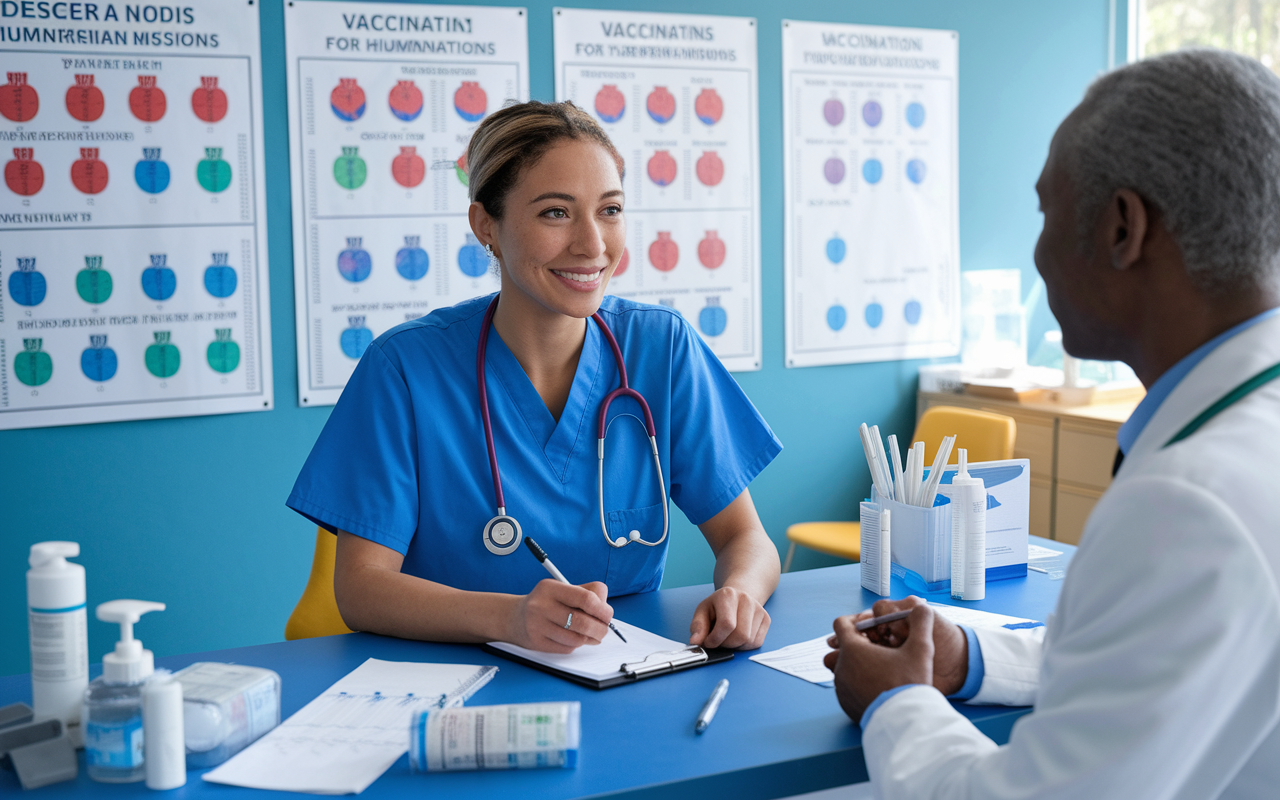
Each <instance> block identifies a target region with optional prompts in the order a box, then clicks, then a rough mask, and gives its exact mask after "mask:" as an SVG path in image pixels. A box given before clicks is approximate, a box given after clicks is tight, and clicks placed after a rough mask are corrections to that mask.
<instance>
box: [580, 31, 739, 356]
mask: <svg viewBox="0 0 1280 800" xmlns="http://www.w3.org/2000/svg"><path fill="white" fill-rule="evenodd" d="M555 70H556V98H557V99H558V100H572V101H573V102H574V103H576V104H577V105H578V106H580V107H582V108H583V109H586V110H587V111H588V112H590V113H591V114H593V115H594V116H595V118H596V119H597V120H598V121H599V122H600V124H601V125H602V126H603V127H604V129H605V131H607V132H608V134H609V137H610V138H611V139H612V140H613V142H614V144H615V145H616V146H617V148H618V151H619V152H620V153H621V154H622V157H623V159H624V160H625V162H626V172H627V174H626V180H625V183H624V189H625V191H626V195H627V199H626V209H627V249H626V251H625V253H624V254H623V257H622V262H621V263H620V264H619V265H618V268H617V270H616V271H615V272H614V274H613V279H612V281H611V282H610V283H609V292H610V293H611V294H615V295H618V296H620V297H626V298H631V299H634V300H638V301H641V302H646V303H655V304H662V305H666V306H669V307H671V308H674V309H675V310H677V311H679V312H680V313H681V314H682V315H683V316H684V317H685V319H687V320H688V321H689V322H690V323H691V324H692V325H693V327H694V329H695V330H697V331H698V332H699V333H700V334H701V335H702V338H703V339H704V340H705V341H706V342H707V344H709V345H710V347H711V349H712V350H713V351H714V352H715V353H716V355H718V356H719V357H720V360H721V361H722V362H723V363H724V365H725V366H726V367H727V368H729V369H731V370H737V371H748V370H757V369H760V363H761V356H760V339H761V337H760V174H759V163H760V158H759V155H760V150H759V147H760V145H759V141H758V138H757V137H758V131H759V129H760V126H759V119H758V109H757V105H756V98H757V92H756V77H757V75H756V74H757V70H756V21H755V20H754V19H749V18H745V17H718V16H695V15H687V14H647V13H635V12H626V11H594V10H586V9H570V8H557V9H555Z"/></svg>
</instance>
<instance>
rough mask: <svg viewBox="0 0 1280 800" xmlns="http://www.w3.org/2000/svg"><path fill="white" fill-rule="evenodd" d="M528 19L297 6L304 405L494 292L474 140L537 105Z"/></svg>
mask: <svg viewBox="0 0 1280 800" xmlns="http://www.w3.org/2000/svg"><path fill="white" fill-rule="evenodd" d="M527 19H528V17H527V14H526V12H525V9H523V8H494V7H483V6H436V5H418V4H408V3H405V4H400V3H396V4H379V3H359V2H328V0H319V1H316V0H292V2H289V3H287V4H286V5H285V40H286V44H285V47H286V54H287V59H288V81H289V90H288V91H289V138H290V147H289V158H290V172H291V174H292V183H293V258H294V291H295V293H296V298H295V302H296V316H297V324H298V402H299V405H303V406H316V405H332V404H333V403H336V402H337V400H338V396H339V395H340V394H341V393H342V387H343V386H345V385H346V383H347V379H348V378H349V377H350V376H351V372H352V370H354V369H355V366H356V362H357V361H359V360H360V356H361V354H363V353H364V350H365V348H366V347H368V345H369V343H370V342H372V341H373V339H374V337H376V336H378V335H379V334H381V333H383V332H384V331H386V330H388V329H390V328H393V327H395V326H396V325H399V324H401V323H403V322H405V321H406V320H411V319H417V318H418V317H421V316H423V315H424V314H427V313H429V312H430V311H432V310H434V309H436V308H441V307H445V306H451V305H454V304H455V303H458V302H461V301H462V300H466V299H468V298H471V297H476V296H478V295H482V294H488V293H489V292H494V291H497V289H498V278H497V276H496V275H493V274H491V273H490V272H489V267H488V257H487V256H486V255H485V252H484V248H483V247H482V246H481V245H480V243H479V242H478V241H477V240H476V238H475V236H474V235H473V234H472V233H471V226H470V225H469V224H468V222H467V207H468V205H469V202H468V200H467V162H466V158H465V156H466V151H467V143H468V142H470V141H471V134H472V132H473V131H475V129H476V127H477V126H478V125H479V124H480V121H481V120H483V119H484V118H485V116H486V115H488V114H490V113H492V112H494V111H497V110H498V109H500V108H502V106H503V104H504V103H506V102H508V101H510V100H519V101H523V100H527V99H528V97H529V49H528V36H527V28H528V26H527V24H526V23H527Z"/></svg>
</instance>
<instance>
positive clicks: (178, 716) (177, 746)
mask: <svg viewBox="0 0 1280 800" xmlns="http://www.w3.org/2000/svg"><path fill="white" fill-rule="evenodd" d="M182 724H183V723H182V684H181V683H179V682H178V681H177V680H176V679H175V678H174V677H173V674H172V673H170V672H169V671H168V670H163V669H162V670H160V671H158V672H156V674H154V675H152V676H151V678H150V679H149V680H148V681H147V683H146V685H145V686H143V687H142V733H143V738H144V739H145V742H144V745H143V749H144V753H143V756H144V761H145V764H144V769H145V770H146V775H147V788H148V789H161V790H163V789H177V788H178V787H179V786H183V785H185V784H186V782H187V748H186V742H185V740H184V738H183V733H182Z"/></svg>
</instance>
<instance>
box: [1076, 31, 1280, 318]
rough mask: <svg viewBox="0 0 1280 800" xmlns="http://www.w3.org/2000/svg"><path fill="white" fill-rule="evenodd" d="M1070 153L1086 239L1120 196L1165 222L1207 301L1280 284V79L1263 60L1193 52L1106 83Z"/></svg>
mask: <svg viewBox="0 0 1280 800" xmlns="http://www.w3.org/2000/svg"><path fill="white" fill-rule="evenodd" d="M1065 144H1067V148H1066V153H1067V159H1068V164H1069V166H1068V174H1069V175H1070V176H1071V179H1072V182H1073V184H1074V186H1075V188H1076V202H1077V208H1078V210H1079V214H1080V219H1079V222H1080V228H1081V235H1082V238H1085V240H1086V241H1088V240H1089V239H1091V238H1092V235H1093V231H1094V226H1095V225H1096V224H1097V221H1098V216H1099V214H1101V213H1102V210H1103V208H1104V207H1105V206H1106V205H1107V203H1108V202H1110V200H1111V198H1112V197H1113V196H1114V194H1115V192H1116V190H1117V189H1130V190H1132V191H1134V192H1136V193H1137V194H1138V195H1139V196H1140V197H1141V198H1142V199H1143V200H1144V201H1145V202H1147V203H1148V204H1149V205H1150V206H1154V207H1155V209H1156V210H1157V212H1158V213H1159V214H1160V215H1161V217H1162V219H1163V221H1164V224H1165V226H1166V227H1167V228H1168V230H1169V232H1170V233H1171V234H1172V236H1173V238H1174V241H1176V242H1177V244H1178V246H1179V247H1180V248H1181V249H1182V255H1183V258H1184V259H1185V260H1186V263H1187V269H1188V270H1189V271H1190V273H1191V275H1192V278H1193V280H1194V281H1195V282H1196V284H1197V285H1198V286H1199V287H1200V288H1201V289H1203V290H1205V291H1207V292H1210V293H1213V294H1223V293H1230V292H1238V291H1242V290H1249V289H1254V288H1259V287H1262V286H1266V285H1272V284H1274V282H1275V281H1276V279H1277V276H1278V273H1280V78H1278V77H1277V76H1276V75H1274V74H1273V73H1272V72H1271V71H1270V70H1268V69H1267V68H1266V67H1264V66H1262V64H1260V63H1258V62H1257V61H1255V60H1254V59H1252V58H1247V57H1245V56H1241V55H1237V54H1235V53H1229V52H1226V51H1223V50H1207V49H1196V50H1183V51H1180V52H1176V53H1170V54H1168V55H1163V56H1159V57H1157V58H1149V59H1146V60H1144V61H1139V62H1138V63H1136V64H1131V65H1129V66H1126V67H1123V68H1121V69H1118V70H1115V71H1114V72H1110V73H1108V74H1106V75H1103V76H1102V77H1101V78H1099V79H1098V80H1096V81H1095V82H1094V83H1093V85H1092V86H1090V87H1089V91H1088V92H1087V93H1086V94H1085V98H1084V101H1083V102H1082V103H1081V104H1080V108H1079V110H1078V112H1077V123H1076V127H1075V129H1074V131H1073V133H1072V135H1070V136H1069V139H1068V141H1067V142H1066V143H1065Z"/></svg>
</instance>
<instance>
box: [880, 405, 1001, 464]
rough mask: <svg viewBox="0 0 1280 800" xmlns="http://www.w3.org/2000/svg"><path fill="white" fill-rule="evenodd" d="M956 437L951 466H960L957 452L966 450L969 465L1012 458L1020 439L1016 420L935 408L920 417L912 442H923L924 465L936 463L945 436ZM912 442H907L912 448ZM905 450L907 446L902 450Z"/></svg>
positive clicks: (949, 408)
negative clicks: (1016, 440)
mask: <svg viewBox="0 0 1280 800" xmlns="http://www.w3.org/2000/svg"><path fill="white" fill-rule="evenodd" d="M953 434H954V435H955V437H956V445H955V447H954V448H952V450H951V458H950V460H949V461H948V462H947V463H949V464H958V463H960V455H959V453H957V452H956V451H957V450H959V449H960V448H961V447H963V448H964V449H965V450H967V451H969V463H973V462H975V461H1003V460H1004V459H1007V458H1013V443H1014V440H1015V439H1017V437H1018V426H1017V424H1016V423H1015V422H1014V421H1013V417H1006V416H1005V415H1004V414H991V413H988V412H986V411H975V410H973V409H970V408H956V407H955V406H934V407H933V408H930V409H928V410H927V411H925V412H924V414H922V415H921V416H920V421H919V422H918V423H916V432H915V434H914V435H913V436H912V437H911V442H924V463H925V466H926V467H929V466H930V465H932V464H933V459H934V457H935V456H936V455H937V454H938V448H939V447H941V446H942V439H943V437H944V436H951V435H953ZM911 442H907V443H906V445H907V446H909V445H910V444H911ZM903 449H904V451H905V449H906V448H905V447H904V448H903Z"/></svg>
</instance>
